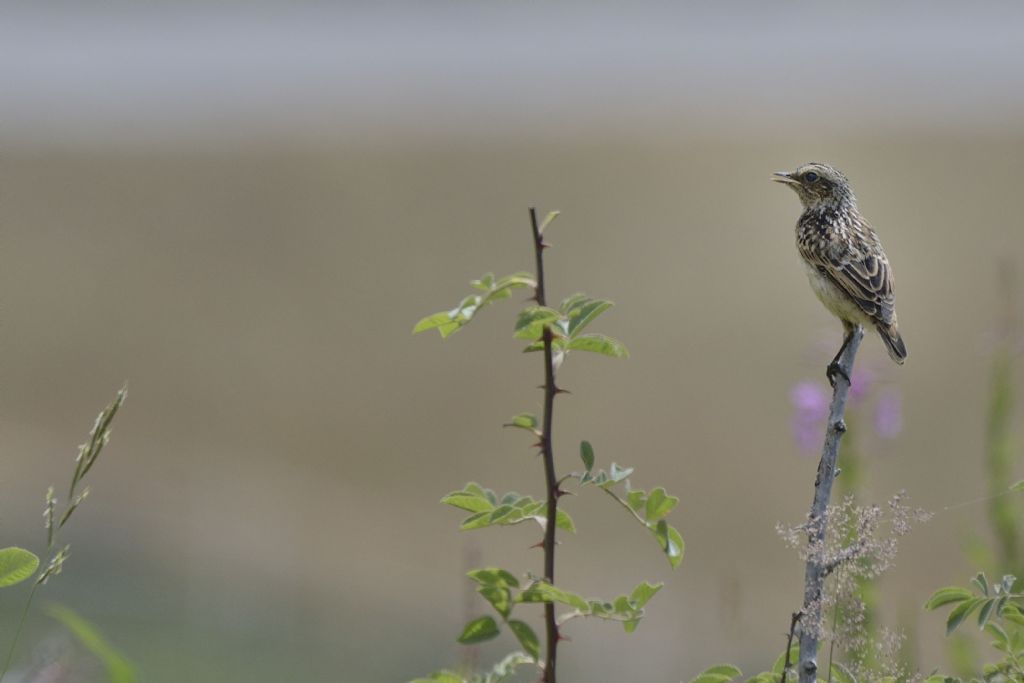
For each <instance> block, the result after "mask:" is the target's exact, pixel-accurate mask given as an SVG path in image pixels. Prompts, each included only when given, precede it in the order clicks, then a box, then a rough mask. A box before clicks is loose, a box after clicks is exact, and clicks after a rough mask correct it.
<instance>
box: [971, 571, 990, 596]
mask: <svg viewBox="0 0 1024 683" xmlns="http://www.w3.org/2000/svg"><path fill="white" fill-rule="evenodd" d="M971 583H973V584H974V585H975V586H977V587H978V590H979V591H981V594H982V595H988V579H987V578H985V573H984V572H978V574H977V576H975V577H974V578H973V579H971Z"/></svg>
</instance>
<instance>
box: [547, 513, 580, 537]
mask: <svg viewBox="0 0 1024 683" xmlns="http://www.w3.org/2000/svg"><path fill="white" fill-rule="evenodd" d="M544 522H545V523H546V522H547V518H545V519H544ZM555 526H556V527H558V528H559V529H562V530H563V531H568V532H569V533H570V534H574V533H576V525H575V524H573V523H572V517H570V516H569V513H568V512H566V511H565V510H562V509H561V508H559V509H558V510H556V511H555Z"/></svg>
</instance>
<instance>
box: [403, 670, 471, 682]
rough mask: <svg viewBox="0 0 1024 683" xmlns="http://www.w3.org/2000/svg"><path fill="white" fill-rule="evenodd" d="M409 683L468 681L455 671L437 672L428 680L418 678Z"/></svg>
mask: <svg viewBox="0 0 1024 683" xmlns="http://www.w3.org/2000/svg"><path fill="white" fill-rule="evenodd" d="M409 683H467V681H466V679H465V678H463V677H462V676H460V675H458V674H457V673H455V672H453V671H437V672H435V673H432V674H430V676H428V677H427V678H417V679H415V680H413V681H409Z"/></svg>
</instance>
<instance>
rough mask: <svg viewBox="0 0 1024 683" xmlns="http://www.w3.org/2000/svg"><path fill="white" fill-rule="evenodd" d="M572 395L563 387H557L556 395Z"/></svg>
mask: <svg viewBox="0 0 1024 683" xmlns="http://www.w3.org/2000/svg"><path fill="white" fill-rule="evenodd" d="M571 393H572V392H571V391H569V390H568V389H563V388H562V387H558V386H556V387H555V394H571Z"/></svg>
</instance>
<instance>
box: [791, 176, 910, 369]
mask: <svg viewBox="0 0 1024 683" xmlns="http://www.w3.org/2000/svg"><path fill="white" fill-rule="evenodd" d="M772 180H774V181H776V182H780V183H784V184H785V185H788V186H789V187H790V188H791V189H792V190H793V191H794V192H796V194H797V197H799V198H800V203H801V204H802V205H803V213H802V214H800V218H799V220H797V223H796V247H797V251H798V252H799V253H800V257H801V259H802V260H803V262H804V265H805V266H806V268H807V278H808V280H810V283H811V289H813V290H814V293H815V294H816V295H817V297H818V299H819V300H821V303H823V304H824V305H825V308H827V309H828V310H829V312H830V313H832V314H833V315H834V316H836V317H837V318H839V320H840V321H841V322H842V324H843V330H844V333H845V336H844V338H843V345H842V346H841V347H840V348H839V353H837V354H836V356H835V358H833V359H832V362H831V363H829V365H828V369H827V370H826V373H825V374H826V376H827V377H828V380H829V383H830V384H832V386H835V382H836V376H837V375H842V376H843V377H844V378H845V379H846V381H847V382H849V381H850V378H849V376H847V374H846V372H845V370H843V368H842V367H840V365H839V358H840V357H841V356H842V355H843V352H844V351H845V350H846V347H847V346H848V345H849V343H850V340H851V339H852V338H853V334H854V332H855V331H856V330H857V328H858V327H861V326H862V327H865V328H869V329H870V328H874V329H875V330H876V331H877V332H878V335H879V336H880V337H881V339H882V343H883V344H885V348H886V350H887V351H888V352H889V357H890V358H892V359H893V360H894V361H895V362H896V363H898V364H900V365H902V364H903V361H905V360H906V358H907V347H906V344H904V343H903V337H902V336H901V335H900V331H899V326H898V324H897V321H896V297H895V293H894V291H893V274H892V267H891V266H890V265H889V258H888V257H887V256H886V255H885V250H884V249H883V248H882V242H881V240H879V239H878V235H877V234H876V233H875V231H874V229H873V228H872V227H871V224H870V223H868V221H867V220H866V219H865V218H864V216H862V215H861V213H860V209H859V208H858V207H857V198H856V197H855V196H854V194H853V188H852V187H851V186H850V181H849V180H847V178H846V176H845V175H843V174H842V173H841V172H840V171H839V170H838V169H836V168H834V167H832V166H830V165H828V164H823V163H818V162H811V163H807V164H804V165H802V166H800V167H799V168H798V169H796V170H795V171H792V172H789V173H787V172H777V173H775V174H774V175H773V177H772Z"/></svg>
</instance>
